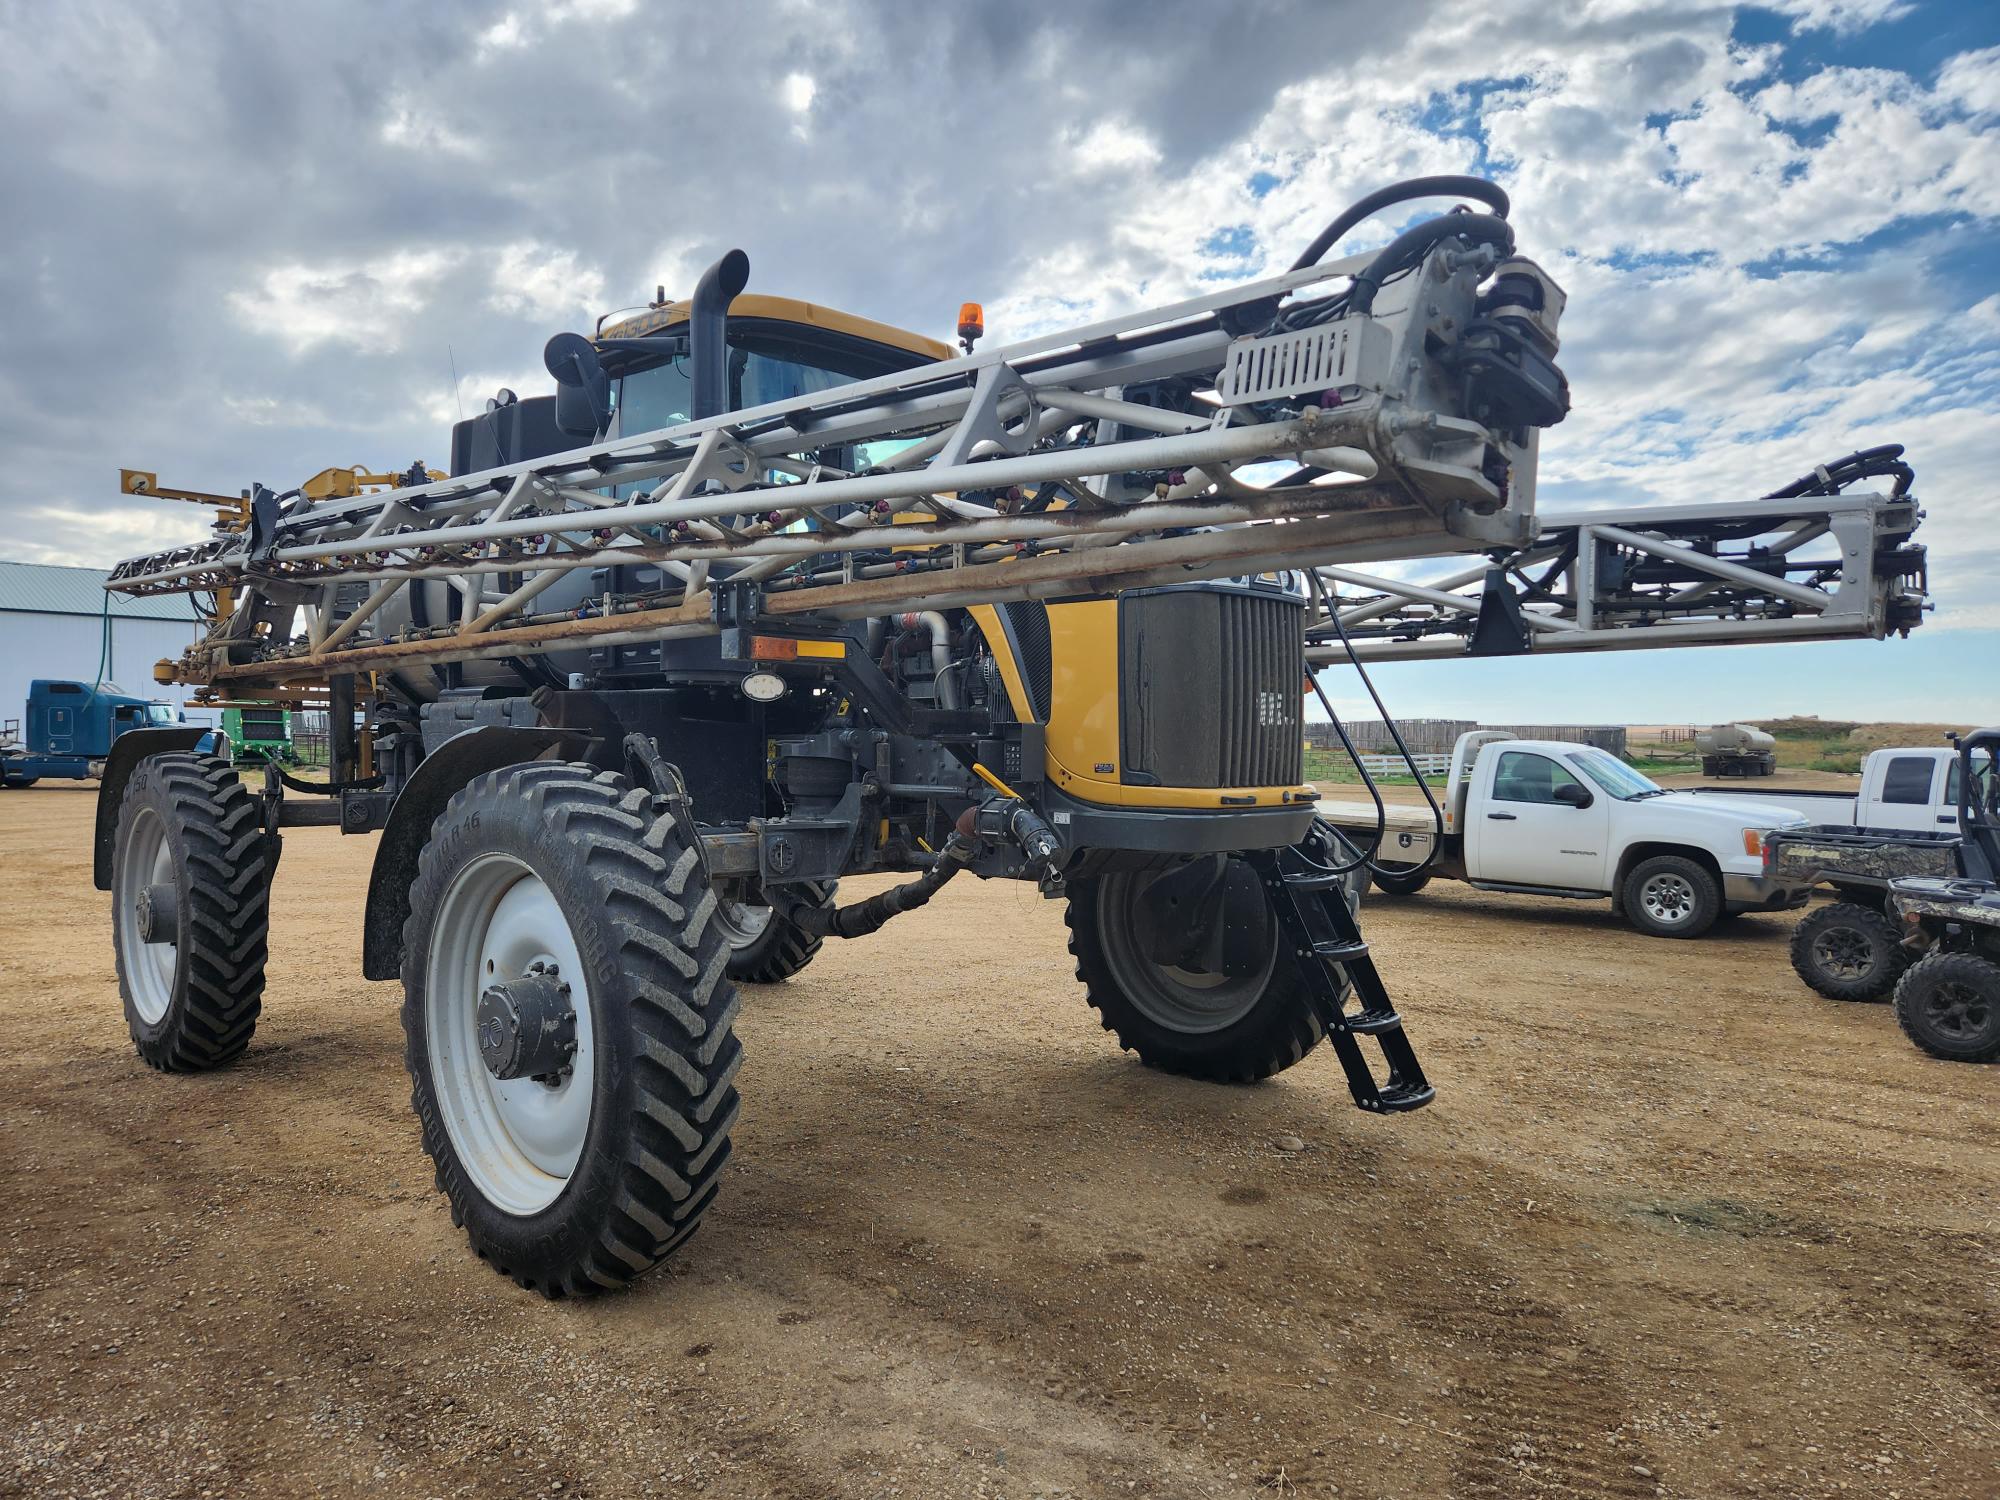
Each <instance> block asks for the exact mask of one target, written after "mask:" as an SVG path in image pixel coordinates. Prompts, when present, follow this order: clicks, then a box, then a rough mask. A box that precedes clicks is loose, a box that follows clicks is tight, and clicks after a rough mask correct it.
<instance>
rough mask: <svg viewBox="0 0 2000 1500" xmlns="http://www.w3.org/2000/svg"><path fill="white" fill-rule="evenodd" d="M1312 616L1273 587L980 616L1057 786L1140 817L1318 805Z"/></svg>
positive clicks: (1225, 586)
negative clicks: (1308, 748)
mask: <svg viewBox="0 0 2000 1500" xmlns="http://www.w3.org/2000/svg"><path fill="white" fill-rule="evenodd" d="M1304 614H1305V601H1304V598H1303V596H1302V595H1301V594H1300V593H1299V592H1298V591H1297V589H1296V587H1295V586H1294V585H1293V584H1292V582H1291V581H1290V580H1289V579H1286V578H1284V577H1282V576H1281V577H1277V578H1273V577H1270V576H1268V575H1267V576H1265V577H1262V578H1258V579H1231V580H1223V581H1217V582H1213V583H1195V584H1179V585H1174V586H1172V587H1170V588H1160V589H1138V590H1132V591H1130V592H1128V593H1126V594H1123V595H1120V596H1119V597H1117V598H1113V599H1103V598H1089V599H1076V600H1058V601H1055V602H1053V603H1050V604H1046V605H1044V604H1039V603H1024V604H1002V605H979V606H976V607H974V608H973V610H972V615H973V618H974V620H975V621H976V622H977V623H978V625H979V628H980V630H981V631H982V632H983V633H984V635H985V636H986V639H987V642H988V644H989V645H990V646H991V648H992V650H993V653H994V656H995V659H996V661H997V663H998V665H999V668H1000V675H1001V680H1002V682H1003V683H1004V685H1005V686H1006V689H1007V695H1008V700H1009V702H1010V703H1011V704H1012V705H1013V708H1014V712H1015V715H1016V717H1018V718H1020V719H1022V720H1024V721H1029V720H1032V721H1037V722H1040V723H1042V724H1043V725H1045V726H1046V734H1045V742H1046V746H1047V769H1046V774H1047V776H1048V779H1049V782H1050V783H1051V784H1052V785H1053V786H1055V787H1056V788H1058V789H1059V790H1061V791H1062V792H1064V793H1065V794H1067V795H1068V796H1070V797H1074V798H1076V799H1078V800H1080V801H1084V802H1091V803H1096V804H1099V805H1102V806H1107V807H1118V808H1127V809H1132V810H1135V811H1136V810H1144V809H1147V808H1157V809H1160V810H1163V811H1166V810H1183V809H1191V808H1200V809H1209V810H1217V811H1221V810H1232V809H1247V808H1253V807H1263V808H1271V807H1282V806H1286V805H1291V806H1296V805H1298V804H1299V803H1300V802H1311V801H1313V800H1315V799H1316V797H1317V795H1318V794H1317V791H1316V790H1315V789H1314V788H1313V787H1312V786H1310V785H1309V784H1307V783H1305V781H1304V780H1303V775H1304V767H1303V754H1304V751H1303V742H1304V726H1303V723H1302V719H1303V716H1304V715H1303V710H1304V682H1305V658H1304V639H1303V631H1304Z"/></svg>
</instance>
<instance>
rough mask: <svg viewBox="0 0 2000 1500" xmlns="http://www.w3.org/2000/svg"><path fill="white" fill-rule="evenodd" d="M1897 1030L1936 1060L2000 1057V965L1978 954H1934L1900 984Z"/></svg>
mask: <svg viewBox="0 0 2000 1500" xmlns="http://www.w3.org/2000/svg"><path fill="white" fill-rule="evenodd" d="M1896 1024H1897V1025H1899V1026H1901V1027H1902V1028H1903V1034H1904V1035H1905V1036H1907V1037H1908V1038H1909V1039H1910V1040H1911V1041H1913V1042H1915V1043H1916V1044H1917V1045H1918V1046H1919V1047H1921V1048H1923V1050H1924V1051H1926V1052H1928V1053H1930V1055H1931V1056H1932V1057H1941V1058H1943V1059H1945V1060H1946V1061H1947V1062H1972V1063H1979V1062H1992V1061H1993V1060H1994V1059H1995V1058H1996V1057H2000V964H1996V963H1993V962H1992V961H1991V960H1989V959H1984V958H1981V957H1979V956H1978V955H1977V954H1974V953H1932V954H1929V955H1927V956H1925V957H1923V958H1920V959H1918V960H1917V961H1916V962H1915V963H1913V964H1911V965H1910V967H1909V969H1908V970H1907V971H1906V972H1905V973H1904V975H1903V977H1902V979H1901V980H1899V981H1898V982H1897V984H1896Z"/></svg>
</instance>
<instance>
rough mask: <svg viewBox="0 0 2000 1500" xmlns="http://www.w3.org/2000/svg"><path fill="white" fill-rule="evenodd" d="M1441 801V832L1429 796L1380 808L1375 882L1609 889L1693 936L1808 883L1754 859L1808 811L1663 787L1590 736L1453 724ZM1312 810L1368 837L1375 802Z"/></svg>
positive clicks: (1404, 887) (1790, 895)
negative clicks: (1530, 735)
mask: <svg viewBox="0 0 2000 1500" xmlns="http://www.w3.org/2000/svg"><path fill="white" fill-rule="evenodd" d="M1440 805H1441V807H1442V809H1443V813H1444V820H1443V821H1444V827H1443V841H1442V843H1441V844H1440V843H1439V841H1438V828H1437V820H1436V819H1435V818H1434V817H1433V816H1432V814H1431V811H1430V809H1429V808H1425V807H1408V806H1392V807H1390V808H1389V809H1388V810H1387V811H1388V823H1387V827H1386V828H1385V829H1384V831H1383V837H1382V841H1381V844H1380V846H1379V848H1378V850H1377V854H1376V860H1377V862H1378V863H1379V864H1383V865H1386V866H1390V867H1392V868H1391V869H1390V873H1387V874H1381V875H1377V876H1376V879H1375V883H1376V885H1377V886H1378V887H1379V888H1380V889H1381V890H1382V891H1384V892H1386V893H1387V894H1389V895H1392V896H1407V895H1414V894H1415V893H1416V892H1417V891H1419V890H1421V889H1422V888H1423V887H1424V886H1425V885H1426V884H1427V883H1428V882H1429V881H1430V880H1431V879H1432V878H1433V877H1443V878H1446V879H1451V880H1463V881H1465V882H1466V883H1467V884H1469V885H1473V886H1476V887H1478V888H1479V889H1480V890H1487V891H1516V892H1520V893H1521V894H1524V895H1533V896H1574V897H1578V898H1581V899H1587V900H1603V899H1604V898H1606V897H1609V898H1610V900H1611V902H1612V906H1613V909H1614V910H1616V911H1618V912H1620V913H1621V914H1622V915H1623V916H1624V917H1625V919H1626V920H1627V921H1628V922H1630V923H1631V924H1632V925H1633V926H1634V927H1636V928H1637V929H1638V930H1639V931H1641V932H1645V933H1650V934H1652V935H1653V936H1655V937H1674V938H1691V937H1699V936H1700V935H1701V934H1702V933H1704V932H1706V931H1708V929H1709V928H1710V927H1712V926H1714V925H1715V923H1716V921H1717V920H1718V919H1719V918H1721V917H1722V916H1724V915H1731V914H1734V913H1736V912H1745V911H1782V910H1786V909H1788V908H1791V907H1795V906H1802V905H1804V904H1805V901H1806V898H1807V896H1808V894H1809V893H1810V891H1811V886H1810V885H1809V884H1805V883H1790V882H1785V881H1780V880H1773V879H1770V878H1767V876H1766V875H1765V872H1764V835H1765V834H1766V833H1767V832H1770V831H1772V830H1774V829H1780V828H1784V829H1791V828H1803V827H1805V826H1807V823H1808V818H1807V816H1806V815H1805V814H1803V813H1799V812H1796V811H1793V810H1792V809H1790V808H1786V807H1778V806H1771V805H1769V804H1767V803H1766V802H1765V800H1764V799H1763V798H1762V797H1758V798H1756V799H1752V798H1749V797H1743V798H1738V797H1737V796H1735V795H1733V794H1732V795H1730V796H1727V797H1725V796H1720V795H1715V796H1710V795H1706V794H1703V795H1700V796H1696V795H1692V794H1690V793H1687V792H1670V791H1667V790H1665V789H1664V788H1662V787H1659V786H1656V785H1655V784H1654V783H1653V782H1652V781H1650V780H1648V779H1647V778H1646V777H1644V776H1642V775H1640V774H1639V772H1637V771H1635V770H1633V769H1632V768H1631V767H1630V766H1628V765H1626V764H1625V762H1624V761H1622V760H1620V759H1619V758H1618V757H1617V756H1615V755H1612V754H1611V753H1610V752H1608V751H1605V750H1600V749H1598V748H1596V747H1595V746H1591V745H1575V744H1570V743H1567V742H1565V741H1560V740H1522V739H1516V738H1514V736H1512V735H1510V734H1506V733H1503V732H1502V731H1499V730H1493V729H1476V730H1473V731H1472V732H1471V733H1469V734H1464V735H1460V736H1459V739H1458V743H1457V745H1456V746H1455V747H1454V748H1453V750H1452V756H1451V770H1450V774H1449V778H1448V779H1447V781H1446V782H1445V786H1444V791H1443V794H1442V797H1441V799H1440ZM1320 815H1321V816H1322V817H1324V818H1326V819H1327V821H1329V822H1331V823H1334V824H1336V825H1337V826H1339V827H1341V828H1343V829H1345V830H1346V831H1348V832H1349V833H1350V834H1353V835H1357V836H1358V837H1359V838H1360V839H1361V840H1362V841H1363V842H1364V843H1365V842H1366V841H1367V839H1369V838H1370V837H1372V836H1373V834H1374V832H1375V830H1376V825H1377V814H1376V810H1375V808H1374V806H1373V805H1372V804H1371V803H1365V802H1322V803H1321V804H1320ZM1434 849H1435V856H1436V857H1435V858H1434V859H1431V862H1430V863H1429V865H1428V866H1427V867H1425V868H1422V869H1417V868H1414V867H1416V866H1419V865H1422V864H1423V863H1424V861H1425V860H1426V859H1427V858H1430V856H1431V855H1432V853H1433V850H1434ZM1394 867H1403V868H1405V869H1407V870H1408V873H1406V874H1399V873H1396V871H1395V868H1394Z"/></svg>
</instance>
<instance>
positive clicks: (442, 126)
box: [381, 98, 480, 159]
mask: <svg viewBox="0 0 2000 1500" xmlns="http://www.w3.org/2000/svg"><path fill="white" fill-rule="evenodd" d="M381 133H382V139H383V141H384V142H385V143H387V144H388V145H391V146H401V147H403V148H405V149H406V150H410V151H418V152H423V153H426V154H438V155H444V156H457V157H463V158H467V159H470V158H474V157H477V156H478V155H479V154H480V152H479V143H478V142H477V141H476V140H474V139H473V138H472V137H471V136H469V135H467V134H465V133H463V132H462V131H459V130H456V129H454V128H453V127H452V125H451V124H450V123H449V122H448V121H446V120H442V119H440V118H438V116H437V115H435V114H433V113H431V112H430V110H429V109H428V108H427V107H426V106H425V105H424V104H423V103H422V102H421V101H418V100H412V99H409V98H399V99H397V100H396V101H395V102H394V104H392V105H391V107H390V110H389V115H388V118H387V119H385V120H384V121H383V122H382V132H381Z"/></svg>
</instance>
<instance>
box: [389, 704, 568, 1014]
mask: <svg viewBox="0 0 2000 1500" xmlns="http://www.w3.org/2000/svg"><path fill="white" fill-rule="evenodd" d="M589 743H590V736H588V735H583V734H579V733H577V731H575V730H574V729H520V728H510V727H507V726H504V725H498V724H489V725H486V726H484V727H482V728H479V729H469V730H467V731H466V732H465V733H464V734H456V735H453V736H452V737H451V738H450V739H448V740H446V741H445V742H444V743H443V744H442V745H440V746H438V747H437V749H435V750H433V751H432V752H431V753H430V754H429V755H427V756H425V757H424V758H423V761H422V762H421V763H420V764H419V765H418V766H417V769H416V772H415V773H414V774H413V775H412V776H411V777H410V779H409V780H408V781H407V782H406V783H404V786H403V790H402V791H401V792H400V793H398V794H397V797H396V803H395V806H393V807H391V808H390V809H389V821H388V822H387V823H386V824H384V825H383V828H382V841H381V842H380V843H379V844H377V845H376V846H375V866H374V869H373V870H372V871H371V872H370V873H369V876H368V912H367V915H366V917H365V918H364V919H363V922H362V928H361V973H362V977H363V978H366V979H394V978H396V977H397V976H398V975H399V974H400V973H401V972H402V968H403V924H404V923H405V922H407V921H408V920H409V917H410V882H411V881H413V880H415V879H416V878H417V856H418V854H420V853H421V852H422V851H423V847H424V843H425V841H426V840H428V839H429V838H430V836H431V825H432V824H433V823H435V822H436V821H437V819H438V814H439V813H441V812H443V811H444V805H445V804H446V803H447V802H449V801H451V799H452V798H453V797H454V796H455V795H456V794H457V793H458V790H459V788H461V787H463V786H464V785H465V784H466V783H467V782H468V781H470V780H472V779H473V777H475V776H484V775H485V774H486V773H487V772H488V771H497V770H499V769H500V768H501V767H502V766H517V765H520V764H521V763H522V762H523V761H530V760H545V759H547V758H548V757H549V756H550V754H551V753H560V752H562V751H563V749H564V747H565V746H571V747H575V749H579V750H580V749H581V748H582V747H584V746H585V745H587V744H589Z"/></svg>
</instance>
